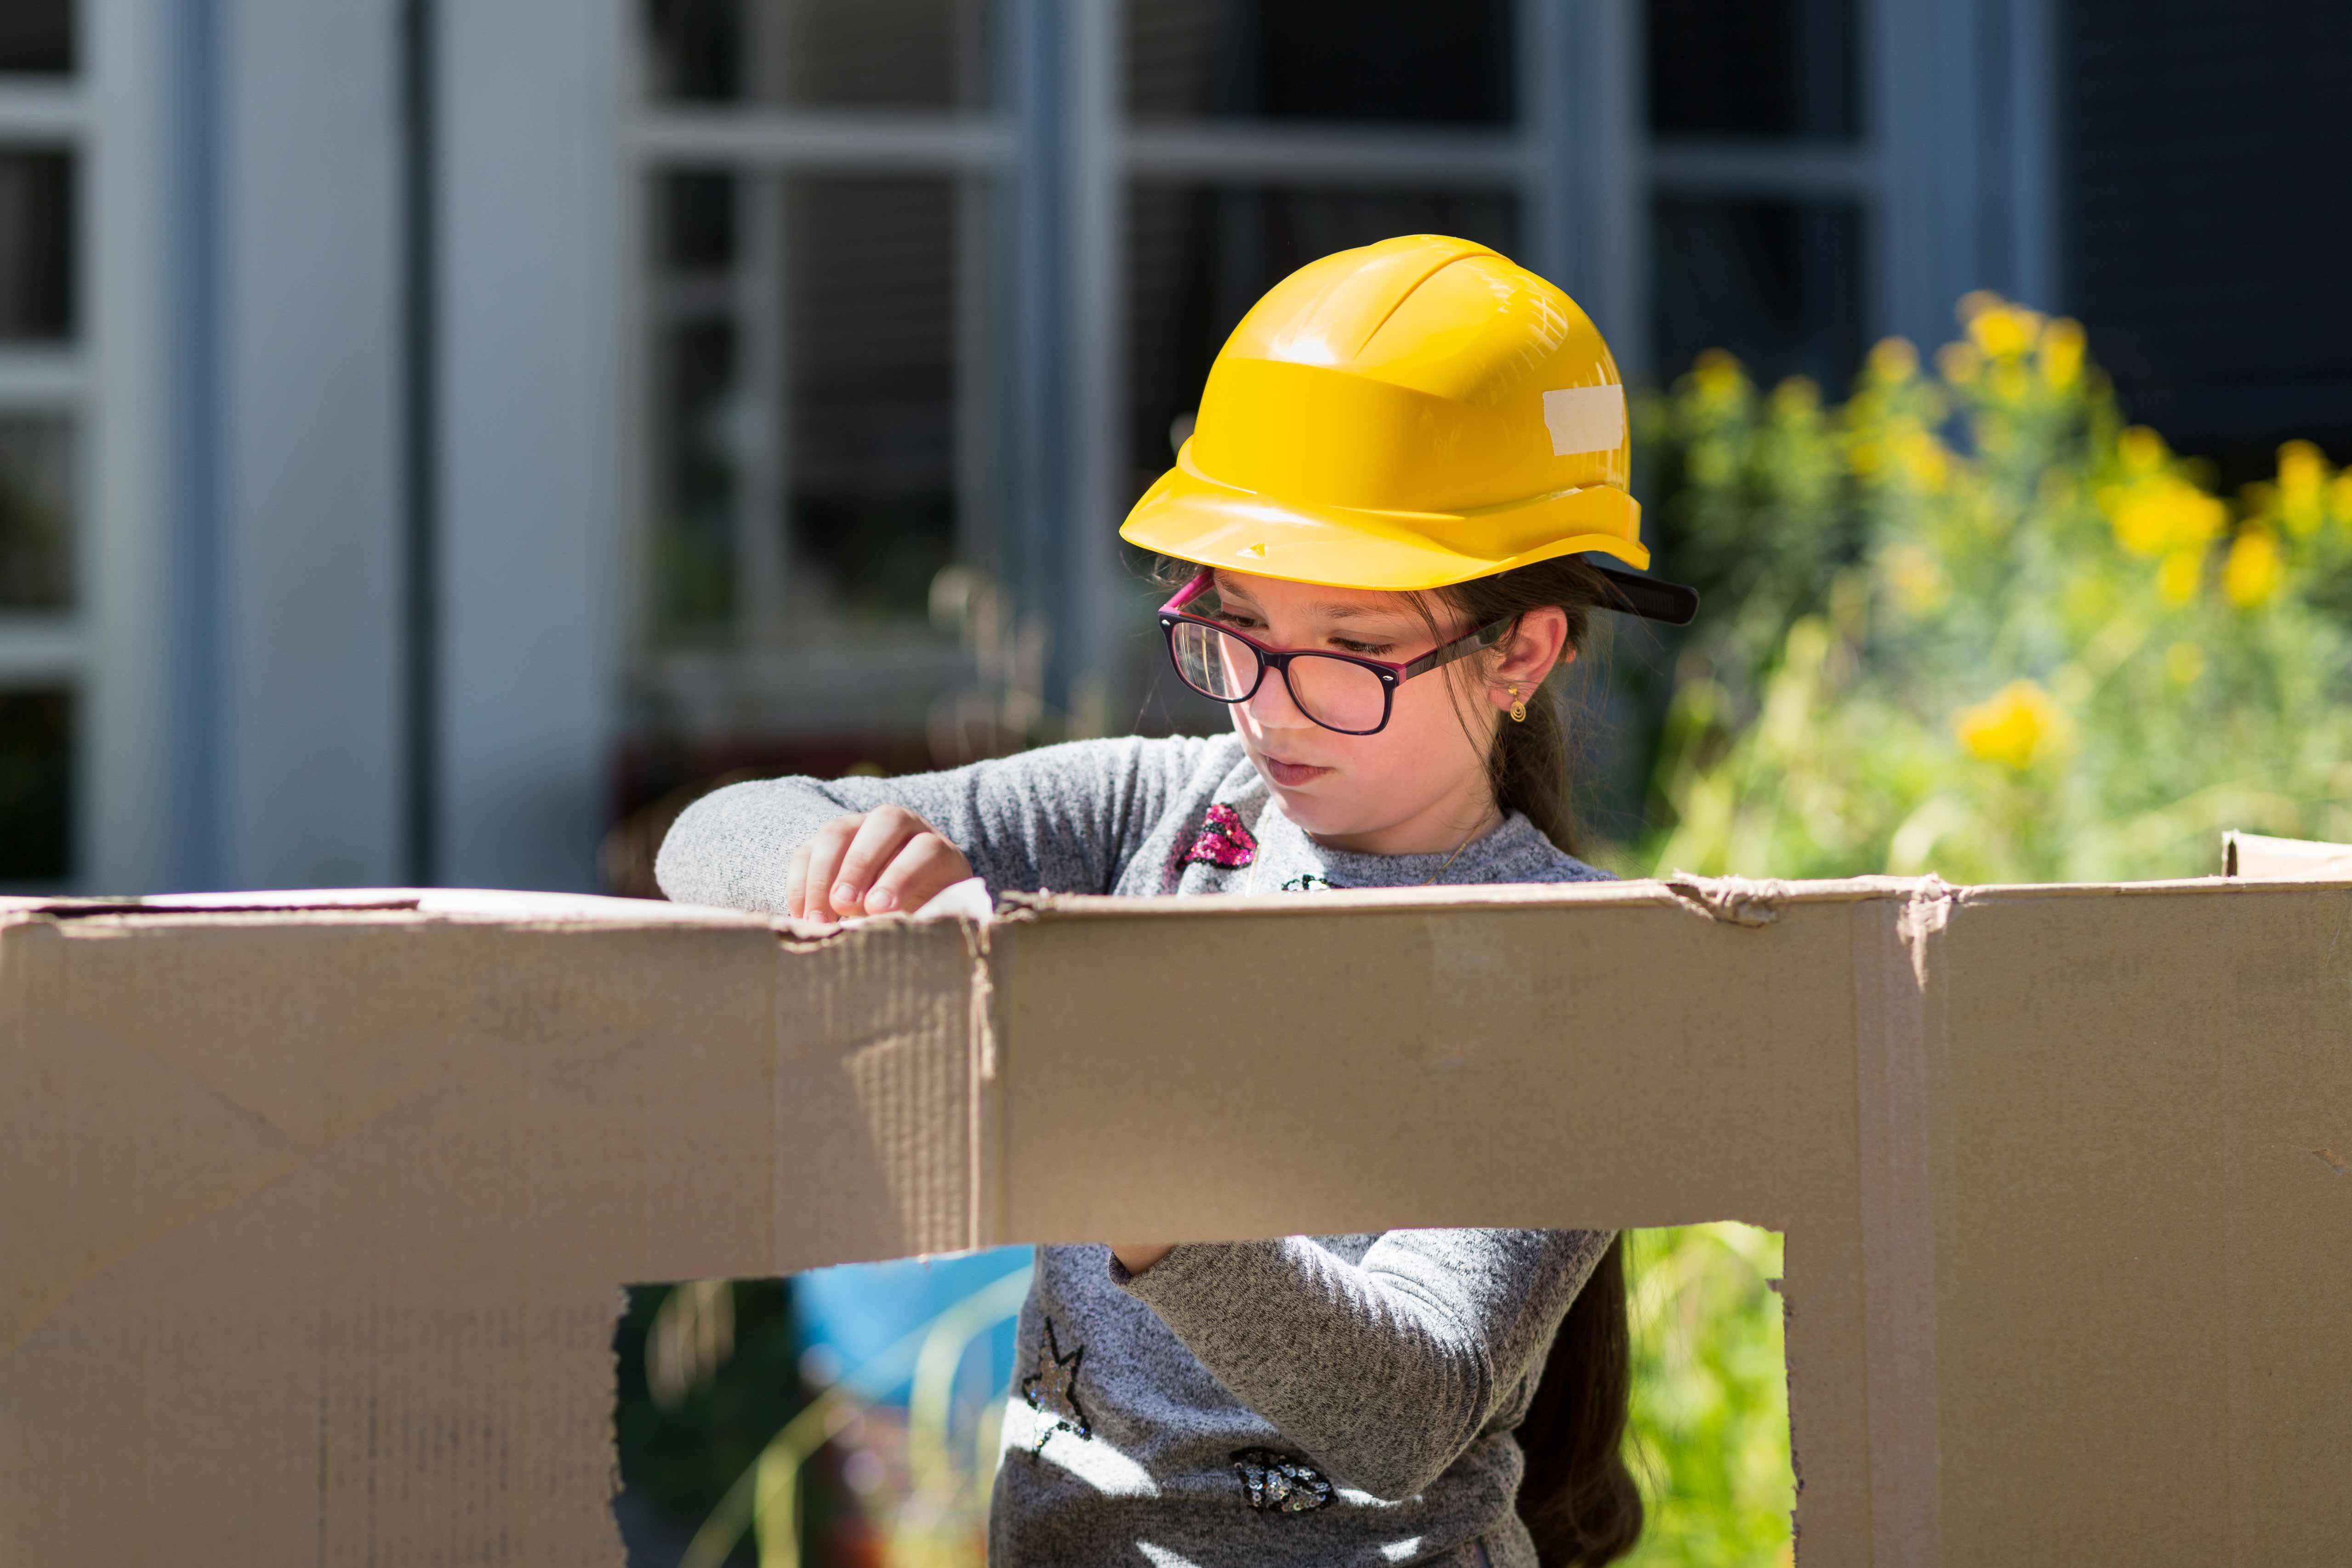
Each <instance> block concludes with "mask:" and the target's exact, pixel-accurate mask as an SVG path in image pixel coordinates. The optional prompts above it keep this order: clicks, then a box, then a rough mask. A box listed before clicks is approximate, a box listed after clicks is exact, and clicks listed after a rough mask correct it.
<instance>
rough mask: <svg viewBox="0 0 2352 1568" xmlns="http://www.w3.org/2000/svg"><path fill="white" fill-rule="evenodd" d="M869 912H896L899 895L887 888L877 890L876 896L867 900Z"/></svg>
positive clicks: (875, 890) (875, 891)
mask: <svg viewBox="0 0 2352 1568" xmlns="http://www.w3.org/2000/svg"><path fill="white" fill-rule="evenodd" d="M866 908H867V909H869V910H894V909H897V908H898V894H896V893H894V892H892V891H891V890H890V889H887V888H877V889H874V896H873V897H872V898H870V899H868V900H866Z"/></svg>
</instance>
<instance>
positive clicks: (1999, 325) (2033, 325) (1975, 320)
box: [1969, 296, 2042, 360]
mask: <svg viewBox="0 0 2352 1568" xmlns="http://www.w3.org/2000/svg"><path fill="white" fill-rule="evenodd" d="M1973 297H1974V296H1971V298H1973ZM2041 335H2042V317H2041V314H2040V313H2039V312H2038V311H2033V310H2025V309H2023V308H2022V307H2021V306H2017V305H1990V306H1988V307H1986V308H1985V309H1983V310H1979V311H1977V312H1976V313H1975V314H1974V315H1972V316H1970V317H1969V342H1973V343H1975V344H1976V345H1977V350H1978V352H1979V353H1982V354H1983V355H1984V356H1985V357H1986V358H1988V359H1993V360H2012V359H2016V358H2019V357H2020V356H2021V355H2022V354H2023V353H2025V351H2026V350H2028V349H2030V348H2032V346H2033V341H2034V340H2035V339H2036V338H2038V337H2040V336H2041Z"/></svg>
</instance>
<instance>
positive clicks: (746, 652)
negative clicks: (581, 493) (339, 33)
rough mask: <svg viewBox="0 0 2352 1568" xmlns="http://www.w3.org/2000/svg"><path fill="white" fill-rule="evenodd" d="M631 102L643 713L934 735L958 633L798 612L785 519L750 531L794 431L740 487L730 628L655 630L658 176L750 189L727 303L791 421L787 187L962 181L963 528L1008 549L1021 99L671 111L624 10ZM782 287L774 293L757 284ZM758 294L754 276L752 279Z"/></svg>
mask: <svg viewBox="0 0 2352 1568" xmlns="http://www.w3.org/2000/svg"><path fill="white" fill-rule="evenodd" d="M622 9H623V10H624V13H625V14H624V15H623V16H622V19H621V26H622V27H623V28H624V30H625V37H624V39H623V55H622V58H623V59H624V61H625V68H624V70H623V73H622V77H623V95H624V102H623V105H622V111H621V134H620V146H621V168H620V174H619V182H620V213H621V233H622V235H623V236H624V252H625V253H624V257H623V261H622V287H621V298H622V311H623V321H622V344H621V353H620V359H619V365H620V374H621V376H622V380H623V389H622V397H623V404H624V408H625V421H624V425H625V436H624V438H623V442H622V450H621V454H620V457H621V463H620V466H621V469H622V474H621V486H620V493H621V495H622V497H623V498H624V504H623V507H622V509H621V510H622V523H621V531H622V541H623V563H624V578H623V580H624V582H625V584H627V587H626V591H625V594H624V595H623V604H622V606H621V615H620V620H621V626H622V632H623V638H624V647H625V657H624V659H623V662H622V668H623V678H624V680H625V683H626V685H627V688H628V693H629V697H630V699H631V703H630V707H631V709H632V710H635V711H642V710H644V709H645V708H646V707H650V708H652V709H654V710H656V711H657V712H659V713H661V714H663V715H664V716H665V718H666V719H667V720H669V721H675V722H679V723H682V724H683V726H684V727H685V729H686V730H687V731H688V734H689V735H691V736H692V737H693V738H695V739H711V740H735V739H740V738H743V736H744V735H745V734H746V733H747V732H748V731H752V730H756V731H759V732H760V733H762V734H765V735H770V736H782V737H789V736H791V735H793V734H795V733H806V734H824V735H832V734H837V733H839V732H841V731H844V730H845V729H854V728H856V727H857V726H858V725H860V724H865V725H875V724H877V723H878V724H879V725H880V726H881V727H883V728H886V729H904V730H911V731H915V732H920V731H921V730H922V728H923V725H924V722H925V720H926V717H927V710H928V704H929V699H930V697H931V695H932V694H933V693H934V692H936V691H937V690H939V689H941V688H942V687H944V686H945V685H947V684H948V683H949V682H950V681H951V680H952V679H953V678H954V677H955V675H956V674H957V672H958V671H959V670H960V669H961V668H962V667H963V662H964V660H963V655H962V653H961V648H960V647H958V645H957V644H956V642H955V641H954V639H952V638H951V637H947V636H945V635H943V634H940V633H938V632H936V631H934V630H933V629H932V628H931V627H930V626H929V623H928V621H925V620H922V619H919V618H917V617H912V616H908V617H893V618H889V619H874V618H870V617H850V616H844V617H838V618H836V617H832V616H826V617H824V619H823V620H821V621H818V622H816V623H815V624H809V623H808V620H807V618H806V617H805V616H797V617H788V616H787V615H786V605H785V599H786V595H787V593H788V589H787V585H786V576H787V574H788V573H789V571H790V563H789V562H788V561H786V559H785V558H784V554H783V550H784V540H783V538H782V532H781V530H779V529H777V528H765V529H762V528H756V527H744V526H741V524H742V523H743V522H744V521H746V520H748V519H751V518H754V517H761V516H765V517H768V518H772V519H773V518H780V517H781V515H782V503H783V501H784V499H785V498H786V497H787V496H788V495H789V493H790V480H789V467H788V465H789V463H790V460H791V459H790V454H789V453H788V452H785V451H784V450H783V449H782V440H781V438H778V439H775V440H773V441H772V442H771V443H770V444H769V445H768V446H767V447H765V448H763V449H762V450H761V451H760V452H759V453H758V454H757V455H758V457H759V458H761V459H763V460H761V461H760V462H758V463H757V464H756V465H747V471H746V472H745V473H744V474H743V475H742V476H741V493H740V496H739V499H738V501H737V503H736V506H737V518H736V521H737V523H738V527H737V528H736V530H735V534H734V551H735V555H734V560H735V574H736V583H737V586H738V591H739V594H740V595H743V596H742V597H739V599H738V601H737V604H736V605H735V610H734V614H733V616H732V618H731V620H732V624H731V625H730V626H728V627H727V628H725V630H724V631H722V632H719V633H718V634H716V635H714V636H712V637H709V639H707V640H705V639H666V638H664V637H662V636H661V634H660V631H659V629H658V628H657V627H656V625H655V619H654V588H655V584H656V577H655V569H656V547H657V539H656V531H657V518H658V515H659V509H660V505H661V499H662V498H661V493H660V485H661V474H660V468H659V460H658V452H657V445H656V439H655V421H656V417H657V415H658V412H659V410H658V407H657V405H656V398H657V396H658V389H657V388H656V386H655V385H654V384H653V379H652V378H653V375H654V373H655V371H656V368H657V367H656V360H655V353H656V331H657V330H658V328H659V326H660V319H659V313H660V312H661V311H662V310H664V309H665V308H666V307H665V305H664V302H663V301H662V300H661V299H660V298H659V296H658V286H659V279H658V275H657V268H656V257H655V254H654V245H653V242H654V240H655V239H656V237H657V236H656V222H657V220H658V214H657V212H656V202H655V195H654V191H655V185H656V182H657V181H658V180H659V179H660V178H661V177H662V176H663V175H664V174H667V173H671V172H677V171H705V172H712V173H724V174H729V175H731V176H735V177H737V178H738V179H739V180H740V181H742V182H743V183H742V184H740V185H739V186H738V198H737V199H738V203H739V205H738V214H739V217H738V233H739V244H740V246H742V247H746V248H745V249H744V250H743V251H742V252H740V253H739V256H738V258H737V260H736V264H735V268H734V277H735V279H736V282H737V285H738V291H737V293H736V295H735V297H734V299H732V300H730V302H729V303H728V304H727V306H726V307H725V309H726V310H727V311H728V312H729V313H730V314H731V315H732V317H733V319H734V320H735V321H737V322H739V323H740V324H741V325H740V330H742V331H744V332H745V335H746V337H747V338H749V339H751V340H752V341H751V342H747V344H746V348H745V355H746V360H747V363H746V365H745V367H744V370H743V372H742V377H743V379H745V380H746V381H749V382H751V383H752V384H755V385H756V386H757V387H759V388H761V389H762V391H761V393H760V394H757V395H761V396H763V397H764V399H765V400H766V402H767V405H768V406H769V407H770V408H771V409H772V411H773V418H775V419H776V420H779V421H780V420H781V419H782V416H783V414H784V411H785V409H786V407H787V406H788V405H787V403H786V399H788V398H789V396H790V389H789V387H788V386H786V384H785V381H784V378H785V375H786V374H787V369H786V367H787V363H788V361H787V358H786V354H787V349H786V345H785V343H784V341H783V333H784V332H785V331H788V330H789V328H788V325H787V324H786V323H784V322H782V320H781V316H782V306H781V301H780V300H777V299H775V298H772V296H773V295H774V293H775V288H774V285H775V284H776V283H778V282H780V281H781V279H782V272H781V270H780V266H781V258H780V257H778V256H775V255H774V254H772V253H768V254H761V253H760V252H759V251H756V250H753V249H751V248H750V247H763V246H771V245H773V244H774V243H775V238H774V237H776V236H777V235H778V234H779V233H780V231H781V228H782V223H781V214H780V213H779V212H778V211H777V210H776V209H777V208H778V207H780V206H781V205H782V203H781V197H782V182H783V181H785V180H789V179H792V178H793V177H795V176H802V175H843V174H849V175H856V174H869V175H894V174H895V175H917V176H924V177H939V178H943V179H946V180H949V181H950V182H952V186H953V190H954V200H955V205H956V214H955V220H954V221H955V226H956V233H957V241H956V242H957V246H958V265H957V267H956V268H955V288H956V289H957V294H958V297H957V300H956V305H955V317H956V329H955V330H956V332H957V334H958V341H957V343H956V350H955V359H956V367H955V375H956V409H955V419H956V422H957V442H956V450H957V456H956V467H957V499H958V507H957V524H956V526H957V535H958V553H959V557H960V558H976V559H980V560H986V559H988V558H989V557H990V556H992V554H993V552H994V548H995V543H996V529H997V512H998V510H999V508H998V506H997V504H996V480H997V476H996V474H995V471H994V467H995V464H996V461H997V447H998V442H997V440H996V438H995V435H994V432H993V429H992V421H991V419H990V413H991V408H992V404H993V402H994V398H993V396H992V392H993V387H992V385H991V384H990V382H991V378H992V377H993V375H994V374H995V373H996V366H995V364H994V360H995V353H994V352H993V350H994V344H993V342H992V336H993V321H994V319H995V318H996V316H997V315H998V314H999V309H998V300H997V297H996V293H997V291H996V290H995V289H994V288H993V287H992V280H993V279H994V276H995V273H996V271H997V268H995V267H994V266H992V265H982V266H977V267H975V266H972V265H969V262H970V261H971V259H972V258H979V259H981V260H982V261H983V262H989V261H992V260H993V259H994V258H993V256H992V252H993V251H995V250H997V249H1001V248H1002V247H998V246H996V245H995V244H994V243H993V242H992V238H991V236H992V231H993V229H994V227H995V226H996V215H995V214H994V212H993V211H992V208H994V207H997V206H999V205H1001V204H1002V192H1003V188H1004V185H1005V184H1006V181H1007V178H1008V176H1009V174H1010V173H1011V171H1012V169H1013V163H1014V150H1013V133H1012V130H1011V127H1010V126H1009V124H1008V123H1007V116H1006V115H1005V112H1004V109H1003V104H1002V102H1001V101H1000V102H997V103H995V104H993V105H992V106H991V107H990V108H987V109H982V110H961V109H947V110H939V109H919V108H907V109H889V110H872V109H827V108H801V107H793V106H790V105H786V104H781V103H775V102H763V101H760V100H756V99H751V98H747V99H745V100H740V101H738V102H732V103H728V104H724V105H719V104H703V103H691V102H664V101H661V100H656V98H655V97H654V96H653V93H652V89H651V72H650V69H649V66H650V49H649V48H648V47H647V44H648V40H647V39H646V36H645V28H644V20H643V18H644V13H643V8H642V7H641V6H640V5H636V4H630V5H626V6H625V7H624V8H622ZM762 278H764V279H766V281H767V284H768V287H766V288H762V287H761V286H760V284H759V281H758V280H759V279H762ZM746 285H749V286H748V287H747V286H746Z"/></svg>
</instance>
